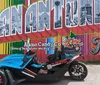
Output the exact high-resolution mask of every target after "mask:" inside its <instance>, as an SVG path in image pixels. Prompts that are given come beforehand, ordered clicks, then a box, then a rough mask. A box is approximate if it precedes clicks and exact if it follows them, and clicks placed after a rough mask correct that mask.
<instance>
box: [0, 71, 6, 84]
mask: <svg viewBox="0 0 100 85" xmlns="http://www.w3.org/2000/svg"><path fill="white" fill-rule="evenodd" d="M6 84H7V78H6V75H5V72H4V70H1V69H0V85H6Z"/></svg>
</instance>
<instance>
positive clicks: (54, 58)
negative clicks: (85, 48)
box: [48, 48, 61, 62]
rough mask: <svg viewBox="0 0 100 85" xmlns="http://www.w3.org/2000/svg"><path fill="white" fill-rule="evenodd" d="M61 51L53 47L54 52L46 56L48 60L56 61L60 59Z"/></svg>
mask: <svg viewBox="0 0 100 85" xmlns="http://www.w3.org/2000/svg"><path fill="white" fill-rule="evenodd" d="M60 54H61V52H60V51H58V48H55V51H54V54H52V55H49V56H48V60H49V61H51V62H54V61H57V60H59V59H60Z"/></svg>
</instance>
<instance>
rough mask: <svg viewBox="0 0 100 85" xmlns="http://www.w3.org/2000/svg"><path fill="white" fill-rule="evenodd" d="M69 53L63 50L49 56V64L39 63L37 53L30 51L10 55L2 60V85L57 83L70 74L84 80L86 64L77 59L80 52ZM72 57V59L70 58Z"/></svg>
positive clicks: (0, 78) (0, 75)
mask: <svg viewBox="0 0 100 85" xmlns="http://www.w3.org/2000/svg"><path fill="white" fill-rule="evenodd" d="M69 50H70V52H68V53H67V51H66V48H65V47H64V46H63V45H62V50H61V51H58V48H55V52H54V54H52V55H49V56H48V60H49V61H48V62H45V63H39V62H38V59H37V56H36V52H31V51H28V52H27V53H26V54H25V55H24V54H13V55H8V56H6V57H4V58H3V59H1V60H0V85H16V84H18V83H20V82H24V81H33V80H37V81H56V80H59V79H61V78H62V77H64V74H65V73H66V72H69V74H70V77H71V78H72V79H74V80H83V79H85V78H86V76H87V68H86V66H85V64H83V63H82V62H80V61H77V60H76V59H77V58H78V57H80V51H78V52H73V51H72V50H71V49H69ZM68 57H70V58H68Z"/></svg>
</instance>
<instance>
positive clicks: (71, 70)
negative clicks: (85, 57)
mask: <svg viewBox="0 0 100 85" xmlns="http://www.w3.org/2000/svg"><path fill="white" fill-rule="evenodd" d="M76 67H77V68H76ZM68 71H69V74H70V77H71V78H72V79H73V80H77V81H81V80H84V79H85V78H86V76H87V74H88V70H87V67H86V66H85V64H84V63H82V62H76V63H73V64H71V65H70V67H69V70H68ZM74 73H76V74H78V75H76V74H74ZM79 73H80V74H79Z"/></svg>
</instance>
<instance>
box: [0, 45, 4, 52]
mask: <svg viewBox="0 0 100 85" xmlns="http://www.w3.org/2000/svg"><path fill="white" fill-rule="evenodd" d="M3 49H4V48H3V43H1V44H0V54H3Z"/></svg>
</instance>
